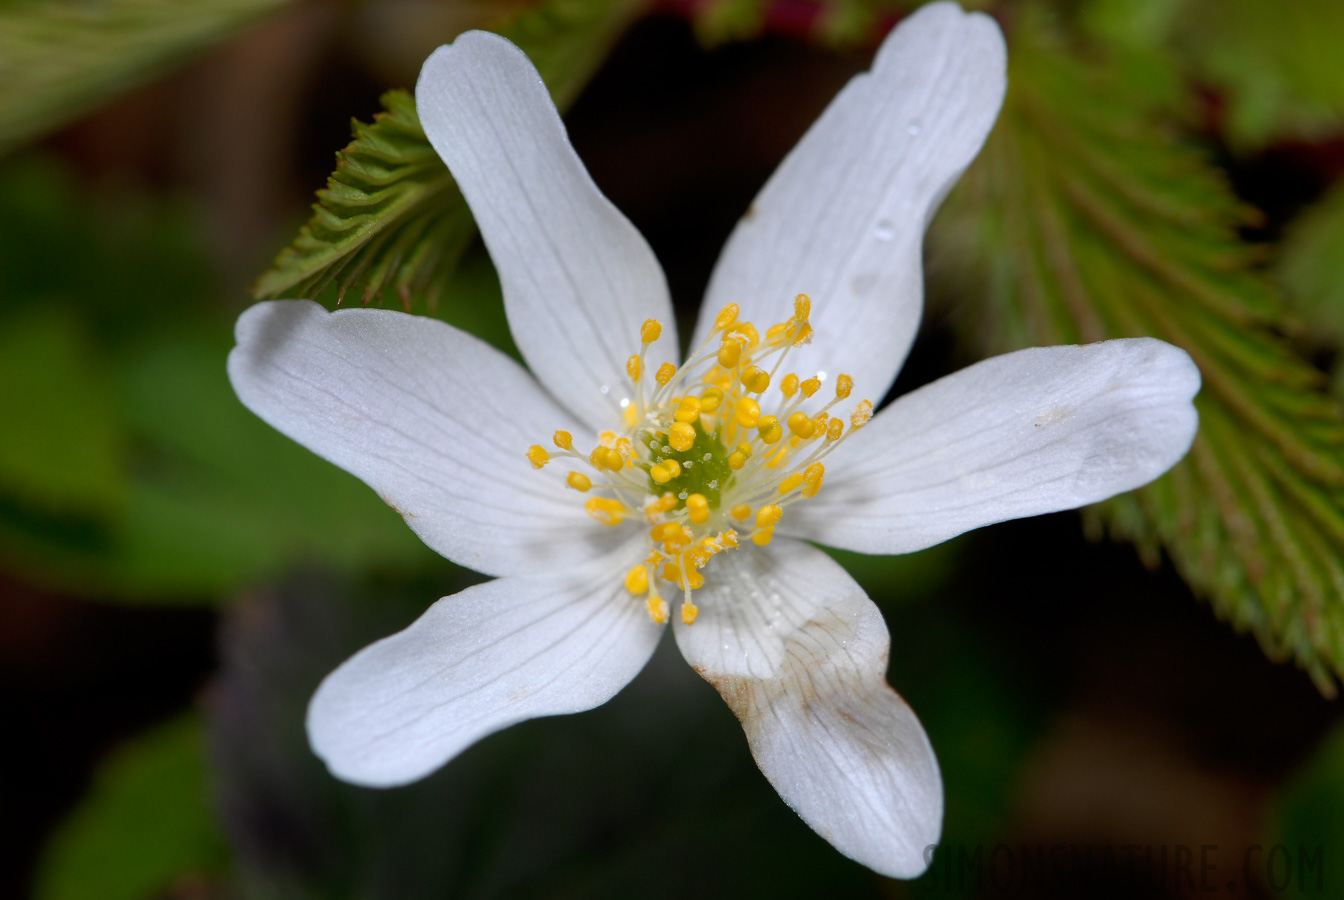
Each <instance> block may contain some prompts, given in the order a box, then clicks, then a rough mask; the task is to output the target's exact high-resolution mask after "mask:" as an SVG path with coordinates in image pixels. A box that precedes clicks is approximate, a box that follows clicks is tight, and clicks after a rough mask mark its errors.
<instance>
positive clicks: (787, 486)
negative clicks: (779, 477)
mask: <svg viewBox="0 0 1344 900" xmlns="http://www.w3.org/2000/svg"><path fill="white" fill-rule="evenodd" d="M802 483H803V476H802V475H800V474H799V473H797V472H794V473H793V474H792V475H790V476H789V477H788V478H785V479H784V480H783V481H781V482H780V483H779V492H780V493H781V494H787V493H789V492H790V491H792V490H793V489H794V488H796V487H798V485H800V484H802Z"/></svg>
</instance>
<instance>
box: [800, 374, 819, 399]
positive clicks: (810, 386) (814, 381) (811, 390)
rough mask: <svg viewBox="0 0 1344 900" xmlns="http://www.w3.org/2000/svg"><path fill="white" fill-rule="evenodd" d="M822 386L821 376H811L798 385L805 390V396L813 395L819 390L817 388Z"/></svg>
mask: <svg viewBox="0 0 1344 900" xmlns="http://www.w3.org/2000/svg"><path fill="white" fill-rule="evenodd" d="M820 387H821V379H820V378H809V379H807V380H806V381H804V382H803V383H802V384H800V385H798V388H799V390H801V391H802V392H803V396H804V397H811V396H812V395H813V394H815V393H816V392H817V389H818V388H820Z"/></svg>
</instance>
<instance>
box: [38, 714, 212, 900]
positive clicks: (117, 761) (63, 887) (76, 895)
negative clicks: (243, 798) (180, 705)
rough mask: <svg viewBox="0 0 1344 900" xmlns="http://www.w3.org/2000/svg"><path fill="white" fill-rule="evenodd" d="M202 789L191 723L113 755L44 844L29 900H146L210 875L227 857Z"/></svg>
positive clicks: (202, 767)
mask: <svg viewBox="0 0 1344 900" xmlns="http://www.w3.org/2000/svg"><path fill="white" fill-rule="evenodd" d="M210 780H211V776H210V767H209V764H208V762H207V759H206V746H205V729H204V727H203V723H202V722H201V719H200V717H199V716H198V715H195V714H191V715H187V716H183V717H181V718H179V719H174V720H172V721H171V722H168V723H166V724H164V725H160V726H158V727H157V728H155V729H153V730H152V731H149V732H147V733H145V734H143V735H140V736H139V737H137V738H136V739H135V740H133V741H130V742H129V743H127V744H126V745H125V746H123V747H121V748H119V749H118V750H117V751H116V752H115V753H114V754H113V755H112V756H111V757H110V758H109V759H108V760H107V761H106V762H105V763H104V764H103V766H102V767H101V769H100V770H99V772H98V775H97V777H96V778H95V780H94V784H93V786H92V787H91V788H90V790H89V794H88V797H87V798H86V799H85V801H84V802H83V804H82V805H81V806H80V807H79V809H78V810H77V811H76V812H75V813H74V814H73V815H71V816H70V818H69V819H67V820H66V821H65V822H64V823H63V824H62V826H61V828H60V829H59V830H58V831H57V832H56V834H55V835H54V837H53V838H52V840H51V842H50V844H48V846H47V850H46V853H45V855H44V856H43V858H42V860H41V862H40V864H39V867H38V875H37V881H36V886H35V888H34V891H33V897H34V898H35V900H89V898H92V897H97V898H99V900H145V898H148V897H159V896H166V892H167V890H168V889H169V888H170V887H172V886H173V885H174V884H181V883H182V882H183V881H186V880H196V881H202V880H204V879H205V878H206V877H208V876H214V875H217V874H218V873H219V872H220V871H221V870H223V868H224V867H225V865H226V862H227V860H228V851H227V845H226V844H225V842H224V836H223V834H222V833H221V831H220V828H219V823H218V820H217V819H216V817H215V813H214V810H213V809H212V808H211V803H210V799H209V795H210Z"/></svg>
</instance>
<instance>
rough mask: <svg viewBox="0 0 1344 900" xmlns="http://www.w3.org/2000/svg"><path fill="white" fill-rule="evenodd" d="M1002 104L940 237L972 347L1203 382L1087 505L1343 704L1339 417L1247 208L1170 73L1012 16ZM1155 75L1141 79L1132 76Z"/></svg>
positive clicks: (959, 323)
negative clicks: (1144, 476)
mask: <svg viewBox="0 0 1344 900" xmlns="http://www.w3.org/2000/svg"><path fill="white" fill-rule="evenodd" d="M1009 60H1010V64H1009V65H1010V72H1009V94H1008V99H1007V101H1006V103H1005V107H1004V111H1003V114H1002V115H1001V116H1000V119H999V122H998V124H997V126H996V128H995V131H994V133H993V135H992V136H991V138H990V141H989V143H988V144H987V146H986V148H985V150H984V152H983V153H982V154H981V156H980V158H979V159H978V160H977V162H976V163H975V164H974V165H973V167H972V169H971V170H970V172H969V173H968V174H967V176H966V177H965V178H964V179H963V181H962V183H961V184H960V186H959V187H958V188H957V190H956V191H955V192H954V194H953V196H952V198H951V199H950V201H949V208H948V210H947V211H946V213H945V214H944V215H943V216H942V217H941V219H940V225H939V227H938V228H937V229H936V230H935V233H934V234H933V236H932V238H931V243H932V244H933V245H934V247H935V248H936V249H937V252H938V253H940V254H942V255H943V256H944V258H946V259H948V260H955V262H954V263H949V264H947V265H946V266H945V267H944V270H945V274H946V275H947V277H948V279H949V281H957V280H960V281H961V284H960V286H959V290H958V291H957V294H958V295H959V296H960V297H963V298H966V299H965V301H964V302H965V303H967V304H970V305H972V306H973V314H968V315H961V316H958V317H956V318H955V319H954V321H953V325H954V327H956V328H958V329H959V331H960V333H961V335H962V336H963V337H964V338H965V340H966V341H967V343H968V344H970V345H972V346H973V347H974V348H975V352H976V353H995V352H1002V351H1005V350H1010V349H1015V348H1018V347H1024V346H1031V345H1036V344H1056V343H1077V342H1087V341H1095V340H1102V339H1105V338H1116V337H1132V336H1140V335H1150V336H1154V337H1160V338H1163V339H1164V340H1167V341H1170V342H1171V343H1173V344H1176V345H1177V346H1180V347H1183V348H1184V349H1186V350H1188V351H1189V352H1190V354H1191V356H1192V357H1194V359H1195V362H1196V363H1197V364H1198V365H1199V368H1200V371H1201V373H1202V375H1203V379H1204V387H1203V390H1202V392H1201V394H1200V396H1199V398H1198V399H1197V401H1196V406H1197V407H1198V409H1199V412H1200V430H1199V435H1198V437H1197V438H1196V441H1195V446H1194V448H1193V450H1192V451H1191V453H1190V454H1189V456H1188V457H1187V458H1186V459H1185V460H1184V461H1183V462H1182V463H1180V464H1179V465H1178V466H1177V467H1176V468H1175V469H1173V470H1172V471H1171V472H1170V473H1169V474H1168V475H1166V476H1164V477H1163V478H1161V479H1159V480H1158V481H1156V482H1154V483H1153V484H1152V485H1150V486H1148V487H1146V488H1143V489H1141V490H1139V491H1135V492H1132V493H1130V494H1125V495H1121V496H1120V497H1117V498H1115V499H1114V500H1111V501H1108V502H1106V503H1104V504H1101V505H1099V506H1097V507H1094V508H1093V510H1092V521H1093V523H1094V527H1098V528H1099V527H1101V526H1103V525H1104V527H1105V528H1107V529H1109V531H1110V532H1111V533H1112V534H1113V535H1116V536H1119V537H1122V538H1125V539H1127V540H1131V541H1134V542H1135V543H1136V544H1137V545H1138V546H1139V547H1140V549H1141V551H1143V552H1144V554H1145V556H1146V557H1147V558H1148V559H1149V560H1150V561H1151V562H1152V563H1153V564H1154V565H1156V564H1157V563H1158V562H1159V561H1160V554H1159V552H1158V551H1159V550H1165V551H1166V552H1167V553H1169V554H1170V556H1171V558H1172V560H1173V562H1174V563H1175V564H1176V566H1177V568H1178V569H1179V570H1180V572H1181V574H1182V575H1183V577H1184V578H1185V579H1186V581H1187V582H1188V583H1189V584H1190V585H1191V586H1192V587H1193V588H1194V589H1195V590H1196V591H1197V592H1199V593H1200V594H1202V595H1204V596H1206V597H1208V598H1209V600H1210V601H1211V602H1212V604H1213V606H1214V609H1215V610H1216V611H1217V612H1218V614H1219V615H1220V616H1222V617H1224V618H1227V619H1229V620H1230V621H1231V622H1232V623H1233V624H1234V625H1235V626H1236V627H1237V628H1239V629H1247V630H1250V631H1251V632H1253V633H1254V634H1255V635H1256V637H1257V638H1258V639H1259V640H1260V642H1261V644H1262V646H1263V647H1264V648H1265V650H1266V652H1267V653H1269V654H1270V656H1271V657H1273V658H1276V659H1281V658H1285V657H1290V658H1293V659H1295V660H1296V661H1297V662H1298V664H1299V665H1301V666H1302V667H1303V668H1305V669H1306V670H1307V671H1308V672H1309V673H1310V674H1311V675H1312V676H1313V678H1315V679H1316V681H1317V683H1318V684H1319V685H1320V686H1321V688H1322V690H1326V691H1333V690H1334V679H1335V678H1337V677H1339V676H1340V675H1341V674H1344V457H1342V456H1341V454H1340V452H1339V451H1340V448H1341V447H1344V418H1341V409H1340V404H1339V402H1338V401H1337V399H1336V398H1335V397H1333V396H1332V395H1331V394H1330V393H1329V392H1328V391H1327V390H1326V383H1325V378H1324V377H1323V375H1322V373H1321V372H1320V371H1319V370H1317V369H1315V368H1313V367H1312V366H1311V365H1310V364H1309V363H1308V362H1307V361H1306V360H1305V359H1303V358H1302V357H1301V356H1300V355H1299V354H1298V352H1297V351H1296V349H1295V348H1294V347H1293V346H1291V345H1290V344H1289V343H1288V342H1286V341H1285V340H1284V339H1282V338H1281V337H1280V335H1281V334H1282V333H1283V332H1284V331H1285V330H1287V329H1288V327H1289V325H1288V321H1287V314H1286V311H1285V309H1284V307H1283V305H1282V303H1281V301H1280V299H1279V298H1278V297H1277V295H1276V294H1275V292H1274V290H1273V286H1272V284H1271V282H1270V281H1269V279H1268V278H1267V277H1266V276H1265V275H1264V274H1263V273H1262V272H1261V271H1259V269H1258V267H1257V266H1258V260H1259V257H1258V255H1257V253H1256V252H1255V250H1254V248H1252V247H1251V246H1249V245H1248V244H1246V243H1245V242H1244V241H1242V240H1241V239H1240V238H1239V236H1238V231H1237V228H1238V226H1239V225H1240V224H1241V223H1243V222H1245V221H1246V219H1247V214H1246V212H1245V210H1244V209H1243V208H1242V207H1241V206H1240V205H1239V203H1238V201H1237V200H1236V198H1235V197H1234V196H1233V195H1232V194H1231V192H1230V190H1229V189H1228V188H1227V186H1226V183H1225V181H1224V180H1223V179H1221V178H1220V177H1219V176H1218V174H1217V172H1216V171H1215V170H1214V169H1213V167H1212V166H1211V164H1210V163H1209V162H1208V160H1207V157H1206V155H1205V153H1204V152H1203V151H1202V150H1201V149H1200V148H1198V147H1197V146H1196V145H1194V144H1193V143H1191V142H1189V141H1186V140H1184V139H1182V138H1181V137H1180V136H1179V134H1178V133H1177V132H1176V131H1175V130H1174V128H1173V126H1174V125H1175V124H1177V123H1176V122H1174V121H1173V120H1172V119H1171V118H1170V105H1169V98H1170V95H1171V85H1173V84H1175V83H1176V81H1177V74H1176V73H1175V72H1174V71H1170V70H1168V71H1163V70H1162V69H1160V68H1156V66H1157V63H1158V59H1157V58H1155V57H1153V56H1151V55H1146V56H1144V57H1142V58H1140V59H1138V60H1135V59H1134V58H1133V57H1131V56H1130V55H1128V54H1127V53H1126V52H1125V51H1123V50H1115V51H1114V56H1113V57H1112V58H1109V59H1108V60H1107V61H1106V62H1102V63H1091V62H1085V61H1083V60H1082V59H1080V58H1079V57H1078V56H1076V55H1074V54H1072V53H1071V52H1070V51H1069V50H1068V48H1067V46H1066V44H1065V43H1064V42H1063V41H1062V40H1059V39H1057V37H1056V35H1055V33H1054V32H1053V30H1052V29H1051V28H1049V27H1048V26H1045V25H1043V24H1041V22H1040V20H1037V19H1031V18H1026V19H1022V20H1019V22H1018V27H1017V29H1016V30H1015V32H1014V40H1013V43H1012V46H1011V47H1010V51H1009ZM1139 69H1142V70H1143V71H1144V77H1141V78H1140V77H1133V76H1134V73H1135V72H1136V71H1138V70H1139Z"/></svg>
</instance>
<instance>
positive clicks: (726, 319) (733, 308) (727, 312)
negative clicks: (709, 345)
mask: <svg viewBox="0 0 1344 900" xmlns="http://www.w3.org/2000/svg"><path fill="white" fill-rule="evenodd" d="M738 312H740V310H739V309H738V306H737V304H736V303H729V304H728V305H727V306H725V307H724V308H723V309H721V310H719V314H718V315H717V316H715V317H714V328H715V329H716V330H718V331H724V330H725V329H727V328H728V326H729V325H732V324H733V323H734V322H736V321H737V314H738Z"/></svg>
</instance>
